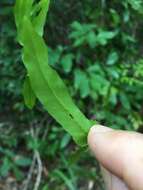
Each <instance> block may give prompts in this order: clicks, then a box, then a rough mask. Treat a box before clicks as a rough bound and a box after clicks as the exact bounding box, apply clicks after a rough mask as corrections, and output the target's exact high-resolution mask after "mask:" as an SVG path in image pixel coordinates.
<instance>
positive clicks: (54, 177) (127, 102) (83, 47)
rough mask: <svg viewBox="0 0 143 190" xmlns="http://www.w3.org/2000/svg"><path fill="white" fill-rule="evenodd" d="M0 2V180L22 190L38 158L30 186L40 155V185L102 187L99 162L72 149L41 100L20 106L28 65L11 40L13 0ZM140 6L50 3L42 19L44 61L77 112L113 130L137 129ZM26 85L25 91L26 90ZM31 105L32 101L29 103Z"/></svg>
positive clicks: (141, 71)
mask: <svg viewBox="0 0 143 190" xmlns="http://www.w3.org/2000/svg"><path fill="white" fill-rule="evenodd" d="M0 5H1V6H0V23H1V28H0V41H1V43H0V67H1V69H0V78H1V80H0V94H1V98H0V114H1V116H0V141H1V146H0V155H1V157H0V162H1V163H2V164H1V167H0V176H1V179H0V180H1V181H0V184H1V183H2V182H3V183H4V182H5V184H4V187H5V189H8V188H7V187H6V185H7V183H8V179H9V178H12V179H13V181H15V186H16V185H17V186H20V187H19V189H22V187H23V186H22V185H23V182H24V181H25V179H27V175H28V173H29V169H30V167H31V165H32V163H34V162H33V160H36V164H33V165H34V171H37V172H36V173H34V172H33V173H32V180H31V181H32V182H31V183H30V184H29V189H32V190H33V187H34V185H35V182H36V179H37V178H36V177H37V174H39V173H40V171H39V169H38V164H37V160H38V158H39V157H40V160H41V162H42V168H43V172H42V178H41V181H40V186H39V189H41V190H47V189H54V190H56V189H58V190H59V189H60V190H66V189H80V190H85V189H88V188H89V186H90V187H91V189H99V190H101V189H103V187H102V179H101V177H100V173H99V169H98V165H97V164H96V161H94V159H93V158H91V157H90V156H89V153H87V152H85V151H83V150H80V149H78V148H76V147H75V145H74V143H73V141H72V139H71V137H70V136H69V135H68V134H66V133H65V132H64V130H63V129H62V128H61V127H59V126H58V124H57V123H56V122H55V121H54V120H52V119H51V117H50V116H49V115H48V114H47V113H46V112H45V111H44V109H43V108H42V106H41V104H40V103H38V102H37V104H36V106H35V107H34V109H33V110H29V109H27V108H26V107H25V106H24V100H23V97H22V94H21V92H22V89H23V80H24V78H25V75H26V70H25V68H24V67H23V65H22V63H21V56H20V55H21V53H20V47H19V46H18V45H17V42H16V41H17V39H16V29H15V25H14V18H13V6H14V1H13V0H1V2H0ZM142 6H143V5H142V1H141V0H134V1H131V0H130V1H129V0H124V1H123V0H121V1H120V2H117V1H115V0H112V1H100V0H98V1H93V0H86V1H85V0H82V1H78V2H77V1H75V0H69V1H64V0H59V1H51V5H50V11H49V16H48V19H47V20H46V26H45V32H44V39H45V41H46V42H47V44H48V52H49V64H50V65H51V66H52V67H53V68H54V69H55V70H56V71H57V72H58V73H59V74H60V76H61V78H62V79H64V82H65V83H66V85H67V87H68V90H69V91H70V94H71V95H72V97H73V99H74V100H75V102H76V104H77V105H78V107H79V108H80V110H82V112H83V113H84V114H85V115H86V116H87V117H88V118H89V119H91V120H97V121H99V122H100V123H102V124H104V125H107V126H110V127H113V128H120V129H127V130H141V129H142V123H143V118H142V97H143V90H142V89H143V82H142V81H143V57H142V43H143V41H142V39H143V38H142V25H143V21H142V17H143V12H142V10H143V7H142ZM39 34H40V33H39ZM41 34H42V33H41ZM28 85H29V83H28V82H27V83H26V84H25V88H24V89H26V91H27V90H28V89H31V88H30V87H29V86H28ZM28 91H29V90H28ZM23 93H24V90H23ZM29 93H30V95H31V96H33V94H31V91H29ZM24 94H25V93H24ZM28 97H29V96H28ZM26 100H27V98H26ZM31 100H32V101H31ZM29 102H30V103H29ZM34 102H35V100H34ZM34 102H33V98H30V99H29V100H28V105H30V107H32V106H33V105H34ZM36 155H39V156H38V157H37V156H36ZM79 158H80V159H79ZM95 165H96V167H95ZM85 171H86V172H85ZM85 179H86V180H85ZM11 189H12V185H11ZM17 189H18V187H17Z"/></svg>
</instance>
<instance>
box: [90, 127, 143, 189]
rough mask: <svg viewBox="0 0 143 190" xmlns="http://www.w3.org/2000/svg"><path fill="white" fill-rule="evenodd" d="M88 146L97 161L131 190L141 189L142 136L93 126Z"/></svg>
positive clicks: (142, 165)
mask: <svg viewBox="0 0 143 190" xmlns="http://www.w3.org/2000/svg"><path fill="white" fill-rule="evenodd" d="M88 144H89V147H90V149H91V151H92V152H93V153H94V155H95V156H96V158H97V159H98V161H99V162H100V163H101V164H102V165H103V167H105V168H106V169H107V170H109V171H110V172H111V173H113V174H114V175H116V176H118V177H120V178H121V179H123V180H124V181H125V182H126V184H127V185H128V186H129V187H130V188H131V189H133V190H142V189H143V135H141V134H139V133H135V132H125V131H121V130H113V129H110V128H107V127H104V126H93V127H92V128H91V129H90V131H89V135H88Z"/></svg>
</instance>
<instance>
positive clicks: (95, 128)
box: [90, 125, 113, 134]
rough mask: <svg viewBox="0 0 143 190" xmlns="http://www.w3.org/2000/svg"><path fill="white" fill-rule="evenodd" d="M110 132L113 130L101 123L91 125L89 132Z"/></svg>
mask: <svg viewBox="0 0 143 190" xmlns="http://www.w3.org/2000/svg"><path fill="white" fill-rule="evenodd" d="M108 131H109V132H110V131H113V129H111V128H109V127H105V126H103V125H94V126H93V127H91V129H90V133H94V134H95V133H104V132H108Z"/></svg>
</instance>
